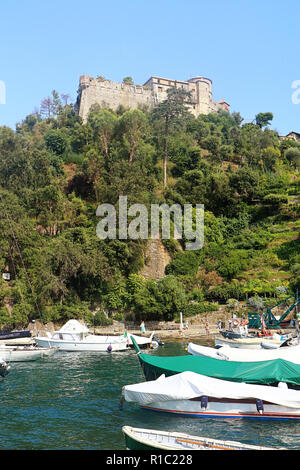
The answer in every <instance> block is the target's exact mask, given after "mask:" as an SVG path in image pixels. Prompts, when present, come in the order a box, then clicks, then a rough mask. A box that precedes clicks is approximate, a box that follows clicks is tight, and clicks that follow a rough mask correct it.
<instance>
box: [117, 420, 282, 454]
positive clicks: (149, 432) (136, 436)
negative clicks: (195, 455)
mask: <svg viewBox="0 0 300 470" xmlns="http://www.w3.org/2000/svg"><path fill="white" fill-rule="evenodd" d="M122 432H123V434H124V439H125V444H126V448H127V449H128V450H178V451H180V450H274V449H272V448H270V447H262V446H257V445H249V444H242V443H241V442H236V441H227V440H220V439H211V438H208V437H200V436H191V435H190V434H186V433H179V432H169V431H158V430H155V429H143V428H134V427H132V426H123V427H122Z"/></svg>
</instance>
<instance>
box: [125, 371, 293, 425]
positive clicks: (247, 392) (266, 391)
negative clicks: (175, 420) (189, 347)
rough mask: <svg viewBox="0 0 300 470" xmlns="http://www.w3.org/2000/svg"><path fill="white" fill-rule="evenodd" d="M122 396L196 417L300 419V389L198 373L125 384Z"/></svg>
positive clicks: (155, 408)
mask: <svg viewBox="0 0 300 470" xmlns="http://www.w3.org/2000/svg"><path fill="white" fill-rule="evenodd" d="M122 396H123V398H124V399H125V400H126V401H127V402H134V403H137V404H138V405H140V406H141V407H142V408H146V409H149V410H153V411H161V412H167V413H173V414H177V415H186V416H194V417H210V418H213V417H226V418H267V419H287V420H288V419H297V420H299V419H300V391H299V390H292V389H288V388H287V384H285V383H282V382H281V383H279V384H278V386H277V387H270V386H268V385H256V384H247V383H236V382H230V381H227V380H220V379H215V378H212V377H207V376H205V375H201V374H196V373H195V372H188V371H187V372H182V373H180V374H176V375H173V376H170V377H166V376H165V375H164V374H163V375H161V376H160V377H159V378H158V379H156V380H152V381H149V382H141V383H137V384H132V385H126V386H124V387H123V389H122Z"/></svg>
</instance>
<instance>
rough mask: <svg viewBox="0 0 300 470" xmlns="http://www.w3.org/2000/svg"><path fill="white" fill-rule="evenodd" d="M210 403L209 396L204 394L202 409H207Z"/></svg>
mask: <svg viewBox="0 0 300 470" xmlns="http://www.w3.org/2000/svg"><path fill="white" fill-rule="evenodd" d="M207 405H208V397H207V396H206V395H203V396H202V397H201V410H206V408H207Z"/></svg>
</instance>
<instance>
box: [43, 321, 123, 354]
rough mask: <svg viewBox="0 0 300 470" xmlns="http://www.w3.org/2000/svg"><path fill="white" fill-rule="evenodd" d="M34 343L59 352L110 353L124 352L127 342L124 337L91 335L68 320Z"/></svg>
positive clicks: (76, 322) (82, 326) (82, 327)
mask: <svg viewBox="0 0 300 470" xmlns="http://www.w3.org/2000/svg"><path fill="white" fill-rule="evenodd" d="M34 339H35V341H36V343H37V344H38V345H39V346H40V347H43V348H49V347H52V348H53V347H54V348H58V349H59V350H61V351H90V352H108V353H110V352H112V351H126V350H127V349H128V347H129V346H128V340H127V338H126V337H125V336H106V335H93V334H91V333H90V331H89V329H88V328H87V327H86V326H85V325H82V324H81V323H80V322H79V321H77V320H69V321H68V322H67V323H66V324H65V325H64V326H63V327H62V328H61V329H60V330H58V331H55V332H54V333H53V335H51V334H50V333H48V334H47V336H36V337H35V338H34Z"/></svg>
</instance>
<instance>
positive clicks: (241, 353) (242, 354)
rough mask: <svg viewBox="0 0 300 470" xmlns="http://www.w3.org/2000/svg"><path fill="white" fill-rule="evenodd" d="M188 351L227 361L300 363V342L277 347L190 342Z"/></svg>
mask: <svg viewBox="0 0 300 470" xmlns="http://www.w3.org/2000/svg"><path fill="white" fill-rule="evenodd" d="M187 350H188V352H189V353H190V354H192V355H194V356H204V357H213V358H215V359H219V360H225V361H239V362H256V361H271V360H274V359H284V360H285V361H289V362H293V363H294V364H300V344H297V345H296V346H285V347H281V348H276V349H264V348H261V349H252V350H249V349H242V348H241V349H236V348H230V347H229V346H222V347H220V348H211V347H209V346H202V345H199V344H195V343H189V344H188V348H187Z"/></svg>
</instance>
